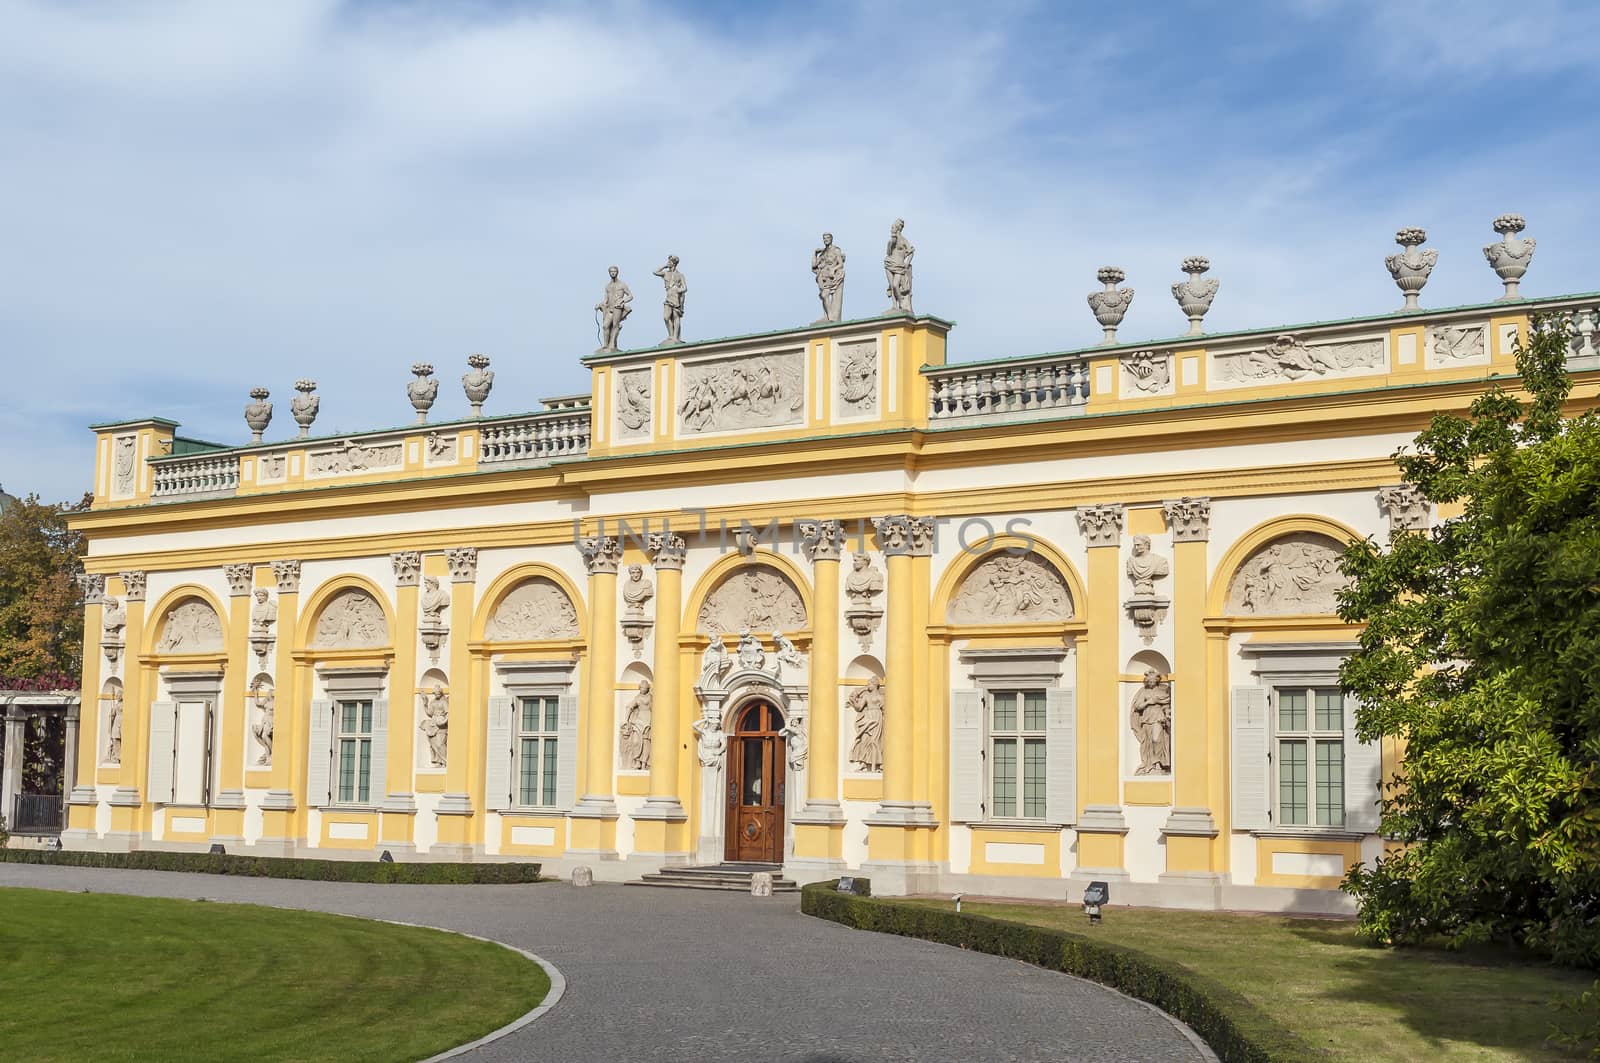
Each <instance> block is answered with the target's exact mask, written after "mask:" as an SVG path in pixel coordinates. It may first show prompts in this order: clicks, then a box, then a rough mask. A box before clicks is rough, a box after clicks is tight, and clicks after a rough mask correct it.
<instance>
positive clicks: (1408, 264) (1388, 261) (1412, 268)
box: [1383, 226, 1439, 310]
mask: <svg viewBox="0 0 1600 1063" xmlns="http://www.w3.org/2000/svg"><path fill="white" fill-rule="evenodd" d="M1427 238H1428V234H1427V233H1426V232H1425V231H1423V230H1422V229H1418V228H1416V227H1415V226H1412V227H1408V228H1405V229H1401V230H1400V231H1399V232H1397V233H1395V234H1394V242H1395V243H1397V244H1399V245H1400V246H1401V247H1403V248H1405V250H1404V251H1401V252H1400V253H1399V254H1394V255H1390V256H1389V257H1388V258H1385V259H1384V260H1383V262H1384V265H1386V266H1388V267H1389V275H1390V276H1391V277H1393V278H1394V282H1395V284H1397V285H1399V286H1400V290H1401V291H1402V292H1404V293H1405V296H1406V305H1405V306H1403V307H1401V308H1400V309H1402V310H1418V309H1421V308H1420V307H1418V306H1417V293H1418V292H1420V291H1422V286H1423V285H1424V284H1427V283H1428V274H1430V273H1432V272H1433V267H1434V266H1435V265H1436V264H1437V263H1438V261H1439V252H1437V251H1435V250H1433V249H1432V248H1428V249H1427V250H1424V251H1418V250H1417V248H1419V247H1421V246H1422V243H1423V241H1424V240H1426V239H1427Z"/></svg>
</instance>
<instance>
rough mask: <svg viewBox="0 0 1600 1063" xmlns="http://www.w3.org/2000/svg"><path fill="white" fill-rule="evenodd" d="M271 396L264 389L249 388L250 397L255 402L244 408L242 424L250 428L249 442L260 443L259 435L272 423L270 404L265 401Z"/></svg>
mask: <svg viewBox="0 0 1600 1063" xmlns="http://www.w3.org/2000/svg"><path fill="white" fill-rule="evenodd" d="M270 394H272V393H271V392H270V391H268V390H267V389H266V388H251V389H250V397H251V398H252V399H255V400H256V401H254V402H252V403H251V404H250V405H248V406H246V407H245V408H244V423H245V424H247V425H249V426H250V442H252V443H259V442H261V433H262V432H265V431H266V430H267V425H269V424H271V423H272V403H270V402H268V401H267V396H268V395H270Z"/></svg>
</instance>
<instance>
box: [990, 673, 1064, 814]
mask: <svg viewBox="0 0 1600 1063" xmlns="http://www.w3.org/2000/svg"><path fill="white" fill-rule="evenodd" d="M1007 694H1010V695H1015V697H1016V706H1015V708H1014V709H1013V726H1012V727H1010V728H1006V729H1001V728H999V727H997V726H996V724H995V708H996V706H995V699H996V698H997V697H998V696H1001V695H1007ZM1029 694H1037V695H1038V696H1039V706H1038V707H1039V726H1038V727H1028V726H1027V696H1028V695H1029ZM1001 742H1009V743H1012V744H1013V745H1014V746H1015V747H1016V751H1017V756H1016V759H1015V760H1014V761H1013V762H1012V766H1013V768H1014V769H1015V772H1016V774H1015V776H1014V778H1013V779H1012V783H1013V793H1012V796H1011V812H1009V813H1001V812H1000V811H999V804H1000V798H999V797H998V796H997V795H996V793H995V781H996V780H995V774H996V773H995V768H996V766H997V765H998V763H999V758H998V756H997V755H996V749H997V744H998V743H1001ZM1033 743H1038V745H1039V747H1040V748H1041V749H1042V750H1043V751H1044V763H1043V764H1041V765H1039V768H1038V772H1039V776H1038V779H1037V780H1034V778H1033V775H1032V773H1031V772H1030V771H1029V770H1028V755H1027V750H1028V746H1029V745H1030V744H1033ZM1048 743H1049V707H1048V692H1047V689H1046V688H1045V687H1043V686H1021V685H1018V686H1002V685H1000V684H995V685H992V686H985V687H983V753H984V773H983V793H984V797H985V801H984V806H983V807H984V811H985V812H986V813H987V818H988V819H989V820H990V821H992V822H996V823H1040V824H1042V823H1046V822H1048V820H1049V816H1048V813H1049V807H1048V804H1047V800H1046V787H1047V786H1048V785H1049V780H1050V760H1049V749H1050V747H1049V745H1048ZM1031 781H1037V783H1038V789H1039V793H1038V802H1039V811H1038V815H1029V814H1028V812H1027V807H1028V800H1029V797H1028V784H1029V782H1031Z"/></svg>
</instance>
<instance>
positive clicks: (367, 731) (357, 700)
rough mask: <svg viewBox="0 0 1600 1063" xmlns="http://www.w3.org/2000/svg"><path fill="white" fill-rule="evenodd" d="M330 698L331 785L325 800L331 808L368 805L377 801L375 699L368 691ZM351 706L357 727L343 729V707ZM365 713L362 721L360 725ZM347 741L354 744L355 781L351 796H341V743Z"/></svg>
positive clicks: (342, 759) (342, 765)
mask: <svg viewBox="0 0 1600 1063" xmlns="http://www.w3.org/2000/svg"><path fill="white" fill-rule="evenodd" d="M331 700H332V701H333V730H332V733H331V734H330V736H329V738H330V745H331V746H332V752H333V764H332V766H331V767H332V771H333V785H332V787H330V793H329V794H328V801H329V806H328V807H330V808H370V807H371V806H372V805H374V804H375V803H376V802H374V801H373V800H372V768H373V763H372V738H373V734H374V733H375V732H376V730H377V711H376V708H375V705H374V702H376V701H377V700H378V699H377V698H376V697H374V696H371V695H367V694H339V695H335V696H334V697H333V698H332V699H331ZM346 706H354V707H355V713H356V723H357V725H358V726H357V727H356V728H355V729H354V730H352V731H349V732H347V731H346V730H345V722H344V719H345V707H346ZM363 714H364V715H365V724H366V726H365V727H364V728H363V727H361V726H360V724H361V723H362V720H363ZM346 742H351V743H353V744H354V748H355V773H356V774H355V781H354V789H353V793H352V796H350V797H345V796H344V745H345V743H346ZM363 750H364V751H365V753H366V768H367V793H366V796H365V797H363V796H361V755H362V752H363Z"/></svg>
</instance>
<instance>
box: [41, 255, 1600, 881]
mask: <svg viewBox="0 0 1600 1063" xmlns="http://www.w3.org/2000/svg"><path fill="white" fill-rule="evenodd" d="M897 234H898V230H897ZM891 249H892V245H891ZM1414 250H1415V249H1414V248H1411V249H1410V250H1409V251H1408V253H1411V252H1412V251H1414ZM907 260H908V261H909V258H908V259H907ZM841 262H842V258H841ZM674 265H675V264H674ZM1187 265H1188V264H1187V263H1186V266H1187ZM665 268H667V267H664V269H665ZM1393 268H1394V267H1393V266H1391V269H1393ZM841 270H842V267H841ZM1115 272H1116V271H1103V273H1102V279H1103V280H1106V285H1107V290H1108V291H1109V292H1111V293H1112V295H1113V296H1114V298H1113V299H1111V300H1101V302H1100V303H1097V304H1096V305H1095V310H1096V312H1097V316H1099V317H1100V320H1101V322H1102V323H1103V324H1106V326H1107V342H1106V343H1105V344H1102V345H1101V346H1098V347H1094V348H1090V349H1084V350H1076V351H1069V352H1065V353H1056V354H1046V355H1037V356H1028V357H1015V358H1004V359H997V360H993V361H985V362H967V363H947V360H946V352H947V343H948V340H949V337H950V334H951V331H952V325H951V323H950V322H947V321H944V320H941V319H939V318H937V317H931V316H926V315H921V314H917V313H914V312H910V311H909V310H905V309H900V310H897V311H895V312H892V313H890V314H888V315H885V316H882V317H875V318H866V319H857V320H840V321H824V322H822V323H819V324H816V325H811V326H806V327H801V328H792V329H785V330H780V331H775V332H770V333H763V334H759V335H750V336H738V337H731V338H726V339H719V340H712V341H705V342H687V343H682V344H675V345H674V344H664V345H662V346H658V347H650V348H645V349H635V350H616V351H611V350H607V351H602V352H600V353H597V354H595V355H592V356H589V357H587V358H585V359H584V361H585V362H586V363H587V365H588V367H589V370H590V372H591V375H592V387H591V389H590V391H589V392H588V393H587V394H584V395H580V396H572V397H567V398H560V399H553V400H547V401H546V402H545V403H544V409H542V410H539V411H537V412H533V413H526V414H514V415H499V414H494V413H492V412H482V407H483V406H484V404H485V402H486V400H487V398H488V395H489V391H490V389H491V387H492V383H493V379H492V373H491V372H490V371H489V369H488V363H487V359H484V358H482V357H481V356H474V358H473V360H472V362H471V363H470V368H469V369H468V371H467V374H466V376H465V377H464V378H463V387H464V390H465V391H466V398H467V401H468V403H470V404H471V406H472V411H473V412H472V415H471V416H467V417H464V418H460V419H437V418H435V419H429V414H430V410H431V407H432V406H433V405H434V403H435V399H436V398H437V394H438V390H439V382H438V379H437V378H435V377H434V376H433V375H432V368H431V367H430V366H427V365H418V366H415V367H414V368H413V371H414V373H415V374H416V378H415V380H413V381H412V382H411V386H410V387H409V388H408V389H407V395H408V396H409V398H410V400H411V403H412V406H413V409H414V410H415V411H416V421H415V423H412V424H408V425H406V426H405V427H400V428H394V429H388V430H382V431H372V432H365V433H360V434H356V435H350V436H336V437H330V436H319V435H317V434H316V433H315V431H314V422H315V416H316V404H317V403H316V396H315V393H314V389H315V385H314V384H312V383H311V382H310V381H302V382H300V384H299V385H297V386H298V388H299V392H300V394H299V395H298V396H297V397H296V398H295V399H294V402H293V405H292V410H291V412H292V415H293V416H294V419H295V420H296V421H297V422H299V424H300V426H301V427H300V433H299V436H298V437H296V438H292V439H288V440H286V441H267V440H265V439H264V438H263V433H264V432H265V431H266V430H268V428H269V422H270V418H271V406H270V405H269V404H268V402H267V399H268V397H269V396H267V395H266V394H265V392H264V391H262V392H260V393H259V394H257V395H256V396H255V401H254V402H252V404H251V406H250V407H249V408H248V409H247V411H246V416H247V420H248V421H249V422H250V425H251V428H252V430H253V432H254V433H255V440H254V441H252V442H251V443H248V444H243V445H238V446H221V445H215V444H210V443H203V442H199V441H195V440H190V439H186V438H184V437H183V436H182V435H180V434H178V432H177V428H178V425H176V424H175V423H174V422H172V421H168V420H163V419H160V418H154V417H150V418H142V419H134V420H123V421H118V422H116V423H112V424H102V425H98V426H95V429H94V431H95V433H96V447H97V451H96V455H97V460H96V466H95V481H94V492H95V501H94V507H93V509H92V510H91V511H90V512H88V513H87V514H85V515H83V516H82V517H81V518H79V520H78V521H77V526H78V527H80V528H81V529H82V530H83V531H85V532H86V533H87V535H88V538H89V553H88V556H87V559H86V567H87V570H88V573H89V574H88V575H87V576H86V577H85V590H86V600H87V605H86V609H87V631H88V633H89V634H88V637H87V645H86V647H85V658H84V659H85V669H84V685H83V692H82V699H83V700H82V706H83V707H82V713H81V721H80V734H81V737H80V740H79V741H78V742H77V765H76V777H75V778H76V785H75V786H73V787H72V788H71V791H70V795H69V798H68V806H69V807H68V823H67V829H66V831H65V833H64V835H63V840H64V843H65V845H66V846H67V847H68V848H86V849H146V848H174V849H200V850H204V849H206V848H208V847H210V846H212V845H214V844H221V845H223V846H225V847H226V849H227V851H229V852H254V853H263V854H271V855H283V854H296V855H313V854H315V855H324V856H327V855H334V856H359V857H365V858H369V859H370V858H373V857H375V856H377V855H379V854H380V853H383V852H388V853H390V854H391V855H392V856H393V857H394V858H395V859H397V860H407V859H458V860H461V859H464V860H508V859H531V860H539V861H541V862H543V863H544V864H545V865H546V866H547V867H549V868H550V870H551V871H552V872H560V871H565V870H568V869H570V868H572V867H574V866H577V865H588V866H590V867H592V868H593V869H594V872H595V875H596V877H598V878H602V879H613V880H627V879H636V878H638V877H640V876H641V875H643V874H646V873H649V872H653V871H656V870H658V869H660V868H662V867H664V866H668V865H682V864H710V863H717V862H720V861H724V860H731V861H763V862H771V863H778V864H781V865H782V866H783V868H784V871H785V873H786V874H788V875H789V876H791V877H793V878H797V879H800V880H802V881H805V880H814V879H819V878H823V877H834V876H837V875H839V874H841V873H860V874H864V875H868V876H870V877H871V878H872V880H873V888H874V890H875V891H876V892H879V893H884V894H895V893H905V892H926V891H934V890H938V891H947V892H958V891H963V892H978V893H987V894H1003V895H1019V896H1044V897H1054V898H1060V897H1062V896H1071V897H1074V898H1076V897H1077V896H1078V895H1079V894H1080V893H1081V888H1082V884H1083V883H1084V882H1086V881H1087V880H1090V879H1102V880H1107V881H1110V882H1111V883H1112V889H1113V898H1114V899H1115V900H1117V901H1127V902H1133V903H1154V904H1167V905H1182V906H1193V907H1219V906H1224V907H1230V908H1257V909H1286V910H1287V909H1292V910H1336V909H1339V908H1341V906H1342V905H1343V904H1344V903H1345V901H1344V898H1343V897H1342V896H1341V895H1340V894H1338V893H1337V892H1336V890H1335V887H1336V885H1337V883H1338V882H1339V880H1340V878H1341V876H1343V875H1344V873H1345V871H1346V869H1347V868H1348V867H1349V866H1350V865H1351V864H1352V863H1353V862H1356V861H1359V860H1362V859H1371V858H1372V857H1374V856H1375V855H1377V854H1378V853H1379V852H1380V851H1381V848H1382V844H1383V843H1382V840H1381V839H1380V838H1379V836H1378V835H1377V834H1376V833H1375V832H1376V828H1377V820H1378V807H1377V800H1378V794H1379V786H1380V783H1381V781H1382V780H1384V779H1385V778H1387V777H1388V776H1389V775H1390V774H1391V773H1392V772H1393V771H1394V769H1395V768H1396V766H1397V750H1396V749H1394V748H1393V747H1392V746H1389V745H1383V746H1381V747H1380V746H1379V745H1375V744H1369V743H1364V742H1361V741H1360V740H1358V738H1357V737H1356V735H1355V732H1354V728H1353V723H1354V720H1353V706H1352V705H1351V704H1350V703H1349V702H1348V701H1347V700H1346V698H1345V696H1344V695H1343V693H1342V692H1341V690H1340V688H1339V678H1338V669H1339V664H1340V661H1341V660H1342V659H1343V657H1345V656H1346V655H1347V654H1349V653H1350V652H1351V651H1352V649H1353V647H1354V644H1355V643H1354V640H1355V637H1356V632H1355V631H1354V630H1353V629H1352V628H1351V627H1350V626H1348V625H1346V624H1344V623H1343V622H1341V621H1340V620H1339V619H1338V618H1337V616H1336V615H1335V595H1336V592H1337V590H1338V589H1339V587H1340V585H1341V579H1342V577H1341V575H1340V572H1339V568H1338V565H1337V558H1338V555H1339V552H1340V550H1341V548H1342V546H1343V545H1344V544H1345V543H1347V542H1348V541H1350V540H1352V539H1357V538H1364V537H1368V536H1371V537H1373V538H1375V539H1377V540H1378V541H1379V542H1384V541H1387V539H1388V537H1389V536H1390V535H1391V534H1392V533H1394V532H1395V531H1396V530H1399V529H1426V528H1428V527H1429V526H1430V525H1431V524H1433V523H1435V522H1438V521H1440V520H1444V519H1448V518H1449V517H1450V516H1451V515H1452V514H1451V513H1449V512H1441V511H1438V510H1436V509H1430V507H1429V506H1427V505H1426V504H1425V503H1424V502H1423V501H1422V500H1421V499H1420V498H1419V496H1418V495H1417V494H1416V493H1415V492H1414V491H1412V490H1411V489H1409V488H1408V487H1407V486H1406V485H1404V484H1402V483H1401V482H1400V480H1399V477H1398V474H1397V471H1396V468H1395V465H1394V463H1393V461H1392V458H1391V455H1393V454H1394V452H1395V451H1396V449H1397V448H1399V447H1401V446H1403V445H1405V444H1406V443H1407V442H1408V441H1409V440H1411V439H1412V437H1413V436H1414V434H1415V433H1416V432H1417V431H1418V430H1419V429H1420V428H1421V427H1422V426H1423V425H1424V424H1425V423H1426V422H1427V420H1428V419H1429V418H1430V417H1431V416H1432V415H1433V414H1434V413H1435V412H1437V411H1460V410H1464V409H1465V408H1466V406H1467V405H1468V404H1469V403H1470V402H1471V401H1472V399H1473V398H1474V397H1475V396H1477V395H1479V394H1480V393H1482V391H1483V390H1484V389H1485V387H1486V386H1487V385H1488V384H1489V383H1490V382H1491V381H1496V380H1498V381H1501V382H1504V383H1506V384H1508V385H1510V386H1513V387H1514V386H1515V384H1516V379H1515V374H1516V369H1515V365H1514V362H1513V347H1514V344H1515V342H1516V338H1517V337H1518V336H1519V335H1522V334H1524V333H1525V330H1526V329H1528V327H1529V321H1530V315H1531V314H1533V313H1536V312H1538V313H1552V314H1561V315H1566V316H1567V317H1568V318H1569V319H1570V320H1571V321H1572V323H1573V325H1574V328H1575V330H1576V331H1575V333H1574V339H1573V357H1572V366H1573V369H1574V371H1575V378H1576V380H1577V383H1578V386H1577V387H1576V389H1575V391H1574V396H1575V398H1574V401H1575V402H1577V403H1579V404H1580V405H1587V404H1591V403H1592V402H1593V399H1594V396H1595V394H1596V385H1597V382H1600V371H1597V370H1596V366H1597V358H1596V354H1595V349H1594V346H1595V345H1594V339H1593V333H1594V331H1595V327H1596V325H1597V323H1600V298H1597V297H1596V296H1594V295H1587V296H1575V297H1565V298H1548V299H1546V298H1540V299H1521V298H1511V299H1502V300H1500V301H1497V302H1492V303H1484V304H1482V305H1473V306H1464V307H1457V308H1451V309H1447V310H1420V309H1408V310H1405V311H1397V312H1394V313H1387V314H1380V315H1375V316H1371V317H1364V318H1356V319H1350V320H1344V321H1336V322H1323V323H1317V324H1309V325H1298V326H1287V327H1278V328H1272V329H1260V330H1252V331H1246V332H1233V333H1216V334H1207V333H1203V332H1200V331H1199V326H1200V317H1201V316H1202V315H1203V314H1204V308H1203V306H1200V308H1199V311H1198V314H1196V313H1195V308H1196V306H1199V304H1200V301H1199V297H1198V295H1192V296H1191V297H1190V299H1189V301H1188V303H1185V302H1184V295H1183V294H1182V293H1175V294H1178V297H1179V302H1180V304H1182V305H1183V310H1184V313H1185V314H1188V316H1189V317H1190V319H1191V321H1192V323H1193V325H1194V329H1193V331H1192V333H1191V334H1189V335H1185V336H1182V337H1178V338H1173V339H1166V340H1161V341H1157V342H1146V343H1126V342H1121V341H1119V340H1117V339H1116V336H1115V320H1112V321H1109V322H1108V318H1111V319H1120V316H1121V315H1120V312H1119V311H1117V309H1116V307H1115V306H1111V307H1110V308H1109V309H1108V308H1107V304H1108V303H1114V302H1116V301H1117V298H1120V297H1119V296H1118V295H1117V293H1118V292H1120V291H1125V289H1116V288H1115V284H1116V281H1117V280H1120V277H1114V278H1112V279H1107V277H1106V275H1107V274H1109V273H1115ZM1191 272H1192V273H1193V276H1194V277H1195V278H1196V279H1198V277H1199V271H1198V270H1192V271H1191ZM1424 276H1425V273H1424ZM1518 276H1520V273H1519V274H1518ZM1398 279H1401V278H1400V275H1399V274H1398V273H1397V280H1398ZM679 283H680V284H681V277H680V278H679ZM893 283H894V278H893V277H891V287H893ZM1201 283H1202V284H1203V283H1204V282H1201ZM909 285H910V276H909V269H907V270H906V271H905V278H904V305H905V306H907V307H909V304H910V287H909ZM1420 286H1421V285H1420V284H1417V285H1416V286H1415V287H1413V288H1410V289H1406V290H1407V292H1408V298H1409V299H1410V301H1413V302H1414V301H1415V291H1416V289H1417V288H1420ZM1178 287H1182V286H1181V285H1180V286H1178ZM1402 288H1403V289H1405V288H1406V285H1405V282H1404V281H1403V280H1402ZM891 294H894V292H893V291H891ZM1096 294H1097V295H1103V294H1104V293H1096ZM1211 294H1215V288H1214V287H1213V288H1212V289H1211ZM671 295H672V288H671V285H670V283H669V285H668V296H669V301H670V298H671ZM608 298H609V295H608ZM679 300H680V302H679V305H680V307H681V294H680V296H679ZM1209 301H1210V299H1209V296H1206V298H1205V299H1204V303H1205V304H1209ZM896 302H897V305H899V302H900V298H899V296H896ZM824 304H825V305H826V299H824ZM1122 306H1123V308H1125V306H1126V301H1125V300H1124V301H1122ZM623 316H625V315H623ZM1177 320H1181V318H1177ZM669 323H670V314H669ZM635 328H636V329H638V328H642V326H638V325H636V326H635ZM395 390H396V395H395V397H396V400H397V405H398V400H399V398H400V387H399V385H398V384H397V385H396V389H395ZM496 397H498V396H496ZM401 408H402V409H403V407H401ZM463 408H465V404H463Z"/></svg>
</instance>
